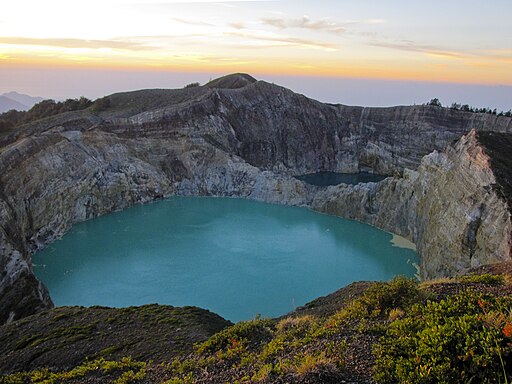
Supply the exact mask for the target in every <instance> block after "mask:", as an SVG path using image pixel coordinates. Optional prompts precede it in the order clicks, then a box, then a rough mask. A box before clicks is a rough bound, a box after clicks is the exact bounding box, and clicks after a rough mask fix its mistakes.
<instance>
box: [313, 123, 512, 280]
mask: <svg viewBox="0 0 512 384" xmlns="http://www.w3.org/2000/svg"><path fill="white" fill-rule="evenodd" d="M479 135H480V136H482V137H483V138H484V139H483V140H485V137H487V136H489V135H492V134H490V133H480V134H477V132H476V131H475V130H472V131H471V132H470V133H468V134H467V135H465V136H463V137H462V138H461V139H460V140H459V141H458V142H457V143H456V144H455V145H454V146H449V147H448V148H447V149H446V151H445V152H437V151H434V152H432V153H431V154H429V155H427V156H425V157H424V158H423V160H422V162H421V165H420V167H419V168H418V170H417V171H411V170H406V171H405V172H404V175H403V177H400V178H399V177H394V178H392V177H390V178H387V179H386V180H384V181H382V182H380V183H369V184H359V185H357V186H355V187H351V186H347V185H339V186H333V187H329V188H327V189H325V190H324V191H321V192H319V193H318V194H317V195H316V196H315V199H314V201H313V203H312V207H313V208H314V209H316V210H319V211H322V212H327V213H331V214H336V215H338V216H342V217H346V218H351V219H356V220H360V221H363V222H366V223H370V224H372V225H375V226H377V227H380V228H383V229H386V230H388V231H390V232H393V233H397V234H399V235H401V236H404V237H406V238H408V239H410V240H412V241H413V242H414V243H415V244H416V245H417V248H418V252H419V254H420V255H421V274H422V277H423V278H434V277H440V276H452V275H455V274H457V273H460V272H463V271H465V270H467V269H469V268H472V267H477V266H480V265H483V264H490V263H496V262H501V261H510V259H511V251H512V222H511V206H510V203H509V201H508V200H507V198H506V196H505V195H503V193H502V189H503V188H502V185H500V182H499V180H497V179H496V176H495V172H497V171H498V170H497V169H495V168H494V169H493V167H492V165H491V156H490V154H489V153H488V152H489V150H487V152H486V149H485V148H484V146H482V144H481V143H480V141H479ZM504 136H506V137H509V138H510V137H512V135H504ZM497 150H499V151H504V152H507V151H509V150H510V148H507V147H501V148H497ZM494 156H496V154H494ZM509 197H510V196H509Z"/></svg>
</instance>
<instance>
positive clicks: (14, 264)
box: [0, 75, 512, 322]
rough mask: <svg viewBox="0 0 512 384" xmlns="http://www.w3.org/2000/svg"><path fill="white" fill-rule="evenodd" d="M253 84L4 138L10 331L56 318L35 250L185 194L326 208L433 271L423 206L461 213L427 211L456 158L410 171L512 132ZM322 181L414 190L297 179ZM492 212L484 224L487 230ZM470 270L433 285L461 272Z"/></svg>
mask: <svg viewBox="0 0 512 384" xmlns="http://www.w3.org/2000/svg"><path fill="white" fill-rule="evenodd" d="M253 80H254V79H252V78H250V77H247V76H244V75H234V76H232V77H229V76H228V77H225V78H222V79H219V80H218V81H214V82H212V83H210V84H209V85H207V86H203V87H192V88H186V89H180V90H147V91H137V92H129V93H123V94H115V95H111V96H109V97H108V98H109V100H110V107H109V108H107V109H106V110H104V111H101V112H95V111H94V110H92V109H89V110H84V111H79V112H70V113H65V114H61V115H57V116H53V117H50V118H47V119H44V120H40V121H38V122H35V123H32V124H29V125H26V126H23V127H19V128H17V129H16V130H14V131H11V132H8V133H6V134H3V135H1V136H0V271H1V272H0V277H1V280H0V322H5V321H10V320H14V319H17V318H20V317H23V316H26V315H27V314H29V313H33V312H36V311H38V310H40V309H42V308H45V307H50V306H51V305H52V304H51V300H50V298H49V297H48V293H47V292H46V290H45V288H44V287H43V286H42V284H40V283H39V282H38V281H37V279H35V277H34V276H33V274H32V272H31V261H30V255H31V254H32V253H33V252H34V251H35V250H37V249H39V248H41V247H43V246H45V245H46V244H48V243H50V242H51V241H53V240H55V239H56V238H58V237H59V236H61V235H62V234H63V233H64V232H65V231H66V230H67V229H69V228H70V226H71V225H72V224H74V223H76V222H79V221H83V220H86V219H89V218H92V217H96V216H98V215H101V214H105V213H108V212H112V211H115V210H120V209H123V208H126V207H128V206H131V205H133V204H137V203H143V202H147V201H151V200H154V199H159V198H164V197H167V196H171V195H212V196H238V197H247V198H253V199H258V200H262V201H267V202H273V203H280V204H290V205H304V206H309V205H311V203H312V202H313V200H315V203H313V207H314V208H315V209H319V210H322V211H326V212H329V213H333V214H339V215H341V216H344V217H349V218H357V219H359V220H361V221H365V222H368V223H371V224H374V225H377V226H379V227H381V228H384V229H387V230H390V231H392V232H395V233H398V234H401V235H405V236H407V237H409V238H411V239H413V240H415V241H416V242H417V243H418V248H419V249H420V253H421V256H422V258H423V264H425V263H427V261H426V260H428V258H429V257H430V256H428V255H427V253H428V252H434V251H436V249H435V247H433V246H431V245H428V244H430V243H428V242H427V240H425V242H424V245H423V240H422V239H423V237H422V234H423V233H429V236H430V235H431V232H429V231H431V230H430V229H429V228H430V227H428V223H427V221H428V220H426V219H425V222H422V221H418V215H419V214H420V213H419V211H418V209H419V208H418V207H420V206H422V207H423V206H424V208H423V210H424V211H422V212H424V213H425V214H427V213H428V214H434V212H439V211H440V210H441V211H442V210H443V209H444V207H443V206H442V202H443V201H445V202H446V203H447V204H448V203H453V207H454V208H453V210H454V212H455V211H457V207H458V204H456V200H453V199H452V198H451V197H450V196H445V199H446V200H443V199H438V200H436V201H439V202H438V203H435V204H434V203H432V204H431V203H422V201H424V200H422V199H418V196H423V195H421V194H424V195H425V196H434V192H433V191H435V190H436V188H434V187H432V186H431V185H438V186H439V187H441V186H442V187H443V188H444V186H443V185H442V183H438V184H435V183H434V181H435V180H437V176H436V177H431V178H430V179H428V175H430V174H433V173H434V169H437V168H438V169H439V170H440V172H441V171H444V170H448V168H447V167H444V166H443V161H445V160H443V159H444V158H445V157H446V156H450V155H439V154H438V153H436V154H434V155H431V156H430V157H428V158H427V160H424V162H423V163H422V166H421V167H420V169H419V170H418V172H416V171H409V170H406V168H407V167H409V168H413V169H416V168H417V167H418V166H419V164H420V159H421V158H422V157H423V156H424V155H426V154H428V153H430V152H431V151H433V150H441V149H443V148H444V147H445V146H446V145H447V144H448V143H450V142H452V141H453V140H456V139H458V138H460V136H461V135H462V134H464V133H467V132H468V131H469V130H470V128H472V127H476V128H478V129H480V130H490V131H499V132H511V131H512V119H510V118H506V117H502V116H493V115H482V114H471V113H464V112H459V111H451V110H447V109H443V108H438V107H431V106H414V107H396V108H361V107H346V106H341V105H330V104H322V103H319V102H317V101H314V100H311V99H308V98H306V97H304V96H302V95H298V94H295V93H293V92H292V91H290V90H287V89H285V88H282V87H279V86H275V85H272V84H268V83H265V82H262V81H253ZM456 153H457V151H455V152H454V154H456ZM446 161H448V160H446ZM422 167H423V169H425V170H424V171H422ZM436 167H437V168H436ZM461 167H463V166H461ZM322 170H329V171H344V172H357V171H359V170H371V171H373V172H375V173H383V174H390V173H394V172H399V173H402V172H403V173H404V176H405V177H404V178H400V179H398V178H397V179H394V178H388V179H386V180H384V181H383V182H381V183H379V184H368V185H365V186H363V185H359V186H355V187H353V188H349V187H339V188H338V187H337V189H328V190H327V192H326V191H325V190H323V189H319V188H316V187H313V186H309V185H306V184H304V183H303V182H301V181H299V180H296V179H294V178H293V177H291V175H294V174H301V173H311V172H318V171H322ZM427 171H428V172H427ZM473 171H478V172H479V168H478V167H476V166H475V167H472V168H469V169H468V170H467V172H466V170H465V169H461V172H462V173H461V174H466V173H467V174H468V176H467V177H468V180H471V178H470V176H471V173H472V172H473ZM422 172H423V173H422ZM464 172H466V173H464ZM482 172H484V171H483V170H482ZM423 174H424V175H423ZM421 175H423V176H421ZM451 177H452V176H450V177H448V179H447V181H451ZM486 177H487V178H488V179H489V180H491V179H492V176H491V175H490V174H489V175H488V176H486ZM425 180H431V181H428V182H427V181H425ZM489 182H490V181H489ZM433 183H434V184H433ZM468 183H469V184H471V181H469V182H468ZM411 185H412V187H411ZM421 188H423V189H421ZM326 193H327V195H326ZM329 194H331V195H329ZM329 196H330V197H329ZM493 196H494V195H493ZM487 197H492V196H491V195H489V196H486V197H485V198H487ZM322 199H323V200H322ZM340 201H344V203H343V204H341V203H340ZM429 201H430V200H429ZM500 201H501V200H500ZM347 202H350V204H347ZM422 204H423V205H422ZM341 206H344V208H340V207H341ZM347 207H348V208H347ZM482 210H484V211H485V209H484V208H482V209H481V210H480V211H478V212H477V211H475V212H474V214H472V215H473V216H471V217H480V218H482V217H483V216H482V215H483V213H482V212H481V211H482ZM471 212H473V211H471ZM471 212H470V213H471ZM485 212H486V211H485ZM484 216H485V215H484ZM427 217H428V216H427ZM454 220H455V219H454ZM478 220H480V221H478ZM481 220H483V219H477V221H476V222H475V223H477V224H478V223H480V224H478V225H477V224H472V225H473V227H471V228H473V229H471V228H470V229H468V232H467V234H468V235H467V236H466V238H467V240H466V243H465V244H466V248H465V250H469V251H470V252H473V253H472V254H473V255H477V256H472V257H473V258H475V257H476V258H475V260H477V259H478V260H480V259H479V258H480V256H479V255H481V254H483V252H484V249H483V248H482V249H481V247H484V245H483V244H484V243H485V244H486V242H489V241H491V239H490V238H489V236H491V235H490V234H488V235H486V236H487V237H476V238H475V237H474V236H473V235H472V234H473V233H476V234H480V233H483V231H482V230H481V228H482V227H483V224H481ZM489 220H490V219H489ZM432 223H434V221H432ZM487 224H488V223H487V222H486V223H485V225H487ZM432 225H434V224H432ZM490 225H492V223H490ZM500 225H501V224H500ZM500 228H501V227H500ZM448 230H449V231H448V233H454V231H453V229H452V228H451V227H449V226H448ZM432 233H433V232H432ZM457 236H459V235H457ZM444 239H446V237H439V238H438V239H436V240H435V241H434V242H433V244H434V243H435V244H437V243H441V241H444ZM447 239H448V240H450V238H449V237H448V238H447ZM474 239H476V243H475V240H474ZM492 241H494V240H492ZM479 242H482V243H481V244H482V245H481V244H480V243H479ZM479 247H480V248H479ZM482 257H483V256H482ZM445 261H446V263H447V264H448V263H449V261H448V260H445ZM483 262H485V261H483ZM466 264H467V263H458V264H457V263H456V264H454V265H453V268H452V267H449V266H447V267H446V268H441V267H433V269H432V270H431V272H425V273H427V274H428V275H433V274H443V273H451V271H454V270H457V268H459V267H461V266H465V265H466ZM473 264H475V263H474V262H470V263H469V265H473ZM429 265H430V264H429ZM424 267H425V266H424ZM424 269H425V271H427V269H426V267H425V268H424Z"/></svg>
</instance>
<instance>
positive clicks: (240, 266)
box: [33, 197, 418, 321]
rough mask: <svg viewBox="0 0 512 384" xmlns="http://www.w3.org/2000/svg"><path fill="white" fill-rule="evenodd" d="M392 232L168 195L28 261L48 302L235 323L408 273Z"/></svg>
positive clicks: (278, 209)
mask: <svg viewBox="0 0 512 384" xmlns="http://www.w3.org/2000/svg"><path fill="white" fill-rule="evenodd" d="M392 238H393V236H392V235H391V234H389V233H387V232H384V231H381V230H378V229H376V228H374V227H371V226H368V225H365V224H362V223H358V222H355V221H350V220H344V219H340V218H337V217H334V216H328V215H323V214H320V213H316V212H313V211H311V210H308V209H305V208H297V207H285V206H279V205H271V204H265V203H259V202H255V201H250V200H244V199H230V198H207V197H173V198H171V199H168V200H164V201H159V202H154V203H151V204H146V205H140V206H135V207H132V208H129V209H126V210H124V211H121V212H116V213H112V214H109V215H105V216H102V217H99V218H96V219H93V220H89V221H86V222H83V223H80V224H77V225H75V226H73V228H72V229H71V230H70V231H69V232H68V233H67V234H66V235H65V236H64V237H63V238H62V239H61V240H58V241H56V242H54V243H52V244H50V245H49V246H48V247H47V248H45V249H44V250H43V251H41V252H39V253H37V254H35V255H34V256H33V263H34V270H35V273H36V276H37V277H38V278H40V279H41V280H42V281H43V282H44V283H45V284H46V286H47V287H48V289H49V291H50V295H51V297H52V299H53V301H54V302H55V304H56V305H58V306H62V305H83V306H92V305H104V306H111V307H125V306H131V305H142V304H149V303H159V304H169V305H173V306H184V305H194V306H198V307H202V308H206V309H209V310H211V311H213V312H215V313H218V314H219V315H221V316H223V317H225V318H227V319H229V320H232V321H239V320H248V319H251V318H253V317H254V316H255V315H256V314H261V315H262V316H264V317H276V316H280V315H283V314H285V313H287V312H289V311H292V310H293V309H294V308H296V307H298V306H301V305H304V304H305V303H307V302H308V301H311V300H313V299H315V298H317V297H319V296H323V295H327V294H329V293H332V292H334V291H336V290H337V289H339V288H341V287H343V286H346V285H348V284H350V283H351V282H354V281H359V280H388V279H391V278H392V277H393V276H396V275H406V276H413V275H414V273H415V271H416V270H415V268H414V267H413V265H412V263H417V262H418V257H417V255H416V252H415V251H413V250H411V249H406V248H399V247H396V246H394V245H393V244H392V242H391V240H392Z"/></svg>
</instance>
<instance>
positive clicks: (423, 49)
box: [370, 40, 470, 59]
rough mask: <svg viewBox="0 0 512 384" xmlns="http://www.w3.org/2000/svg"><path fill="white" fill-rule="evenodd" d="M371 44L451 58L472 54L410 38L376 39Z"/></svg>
mask: <svg viewBox="0 0 512 384" xmlns="http://www.w3.org/2000/svg"><path fill="white" fill-rule="evenodd" d="M370 45H371V46H374V47H381V48H389V49H396V50H399V51H406V52H420V53H425V54H427V55H431V56H437V57H444V58H451V59H464V58H467V57H469V56H470V55H469V54H468V53H467V52H464V51H453V50H447V49H445V48H444V47H438V46H433V45H424V44H418V43H415V42H414V41H410V40H401V41H398V42H382V41H374V42H372V43H370Z"/></svg>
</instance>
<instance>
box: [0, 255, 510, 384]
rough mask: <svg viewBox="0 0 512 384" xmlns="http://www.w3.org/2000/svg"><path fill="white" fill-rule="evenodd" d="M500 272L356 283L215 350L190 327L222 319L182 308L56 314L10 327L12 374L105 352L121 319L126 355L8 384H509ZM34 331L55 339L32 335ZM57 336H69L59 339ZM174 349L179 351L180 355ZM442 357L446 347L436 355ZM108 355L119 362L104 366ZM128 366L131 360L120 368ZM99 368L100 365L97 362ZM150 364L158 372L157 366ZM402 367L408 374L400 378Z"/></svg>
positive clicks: (223, 335)
mask: <svg viewBox="0 0 512 384" xmlns="http://www.w3.org/2000/svg"><path fill="white" fill-rule="evenodd" d="M496 268H497V269H496ZM496 268H494V270H493V269H492V268H489V267H488V268H487V269H486V270H485V271H480V273H483V272H486V273H485V274H482V275H472V276H469V277H461V278H458V279H457V280H455V279H444V280H440V281H433V282H428V283H422V284H421V285H418V284H417V283H414V282H413V281H411V280H407V279H395V280H393V281H391V282H389V283H355V284H353V285H351V286H349V287H346V288H344V289H341V290H340V291H338V292H336V293H333V294H332V295H329V296H326V297H324V298H320V299H317V300H315V301H314V302H312V303H310V304H309V305H306V306H304V307H302V308H299V309H298V310H297V311H295V312H293V313H291V314H290V315H288V316H285V317H282V318H280V319H255V320H253V321H249V322H242V323H238V324H235V325H233V326H230V327H227V328H224V329H223V330H222V331H220V332H218V333H216V334H214V335H213V336H212V337H210V338H209V339H208V340H206V333H207V332H206V333H205V332H203V333H201V334H200V335H199V336H198V335H197V334H196V336H197V337H191V336H190V329H191V328H190V327H189V326H190V323H189V322H188V321H189V320H194V319H195V321H197V322H198V324H199V323H200V324H204V323H205V321H204V320H205V316H206V319H207V320H208V321H206V323H209V321H211V319H212V317H213V316H214V315H212V314H209V313H206V314H205V313H204V312H200V311H199V310H197V309H186V310H185V313H184V314H180V315H179V316H178V312H177V311H178V310H177V309H173V308H169V307H164V308H161V307H158V306H146V307H142V308H143V309H142V310H140V309H137V308H130V309H121V310H112V309H108V310H107V309H91V310H88V309H84V308H57V309H55V310H53V311H50V312H47V313H45V314H41V315H35V316H32V317H31V318H28V319H26V320H21V321H20V322H18V323H17V324H14V325H10V326H4V327H3V329H2V335H3V336H2V337H3V339H2V340H0V345H1V344H2V343H3V342H6V341H7V342H10V344H9V347H7V348H6V347H4V349H3V351H2V356H3V359H4V360H3V361H4V369H5V366H6V365H5V364H7V363H6V361H7V360H9V359H10V361H11V363H14V362H18V361H20V360H19V359H20V357H19V356H25V355H26V354H28V355H30V354H32V356H33V354H34V353H35V352H34V351H37V350H38V347H39V346H45V345H46V347H45V348H46V351H47V353H52V350H51V348H52V346H59V345H60V346H61V348H64V346H65V345H66V343H71V345H73V346H74V347H73V348H72V349H75V350H76V349H77V348H79V347H80V348H82V347H83V346H88V345H90V344H91V343H96V342H98V340H102V339H101V338H94V339H91V343H85V344H80V343H79V340H80V338H81V337H82V336H81V335H83V334H86V333H88V332H89V333H90V332H91V329H96V330H98V329H102V327H100V326H99V324H100V323H101V324H107V323H109V320H108V319H109V318H112V317H113V318H115V319H116V320H115V321H113V322H112V323H113V324H117V326H116V327H117V328H116V329H118V330H122V331H120V332H119V333H118V335H117V336H116V340H118V342H119V341H122V342H121V343H120V345H123V347H122V348H120V349H116V346H115V345H114V346H112V347H110V342H106V343H103V344H102V345H101V346H95V347H96V348H95V350H96V351H97V352H96V353H92V354H91V353H87V355H89V356H90V358H91V359H90V360H89V362H86V363H85V364H82V365H78V366H75V367H74V369H69V368H70V367H68V368H67V369H55V368H54V369H53V371H56V372H57V371H58V372H59V373H57V374H55V373H51V372H50V371H45V370H39V371H35V372H31V373H18V374H17V375H11V376H4V377H3V378H2V379H0V382H1V381H2V380H3V381H4V382H10V383H21V382H47V383H51V382H75V383H95V382H105V381H114V380H118V381H117V382H148V383H161V382H169V383H192V382H198V383H221V382H230V383H235V382H239V383H243V382H262V383H339V382H342V380H346V381H347V382H356V383H371V382H373V380H374V378H375V377H377V379H379V381H381V382H426V383H428V382H432V383H434V382H443V381H442V378H443V377H447V378H449V382H453V383H457V382H461V383H465V382H468V380H470V379H471V377H472V376H475V375H483V376H481V377H480V376H479V377H477V379H475V380H476V381H475V382H482V377H484V378H485V379H486V380H487V378H488V381H487V382H489V383H494V382H495V383H501V382H505V381H504V380H505V379H504V378H505V375H506V374H507V375H508V378H509V379H510V377H511V376H512V366H510V363H508V364H509V365H507V361H509V360H510V358H511V352H512V314H511V313H512V286H511V284H510V281H511V278H510V276H511V273H512V267H511V266H510V265H508V266H505V267H503V266H502V267H496ZM487 272H492V273H498V274H499V275H493V274H489V273H487ZM95 310H96V311H98V310H99V311H101V310H103V311H107V312H108V311H112V312H109V314H108V317H106V318H104V319H103V320H101V321H100V322H98V320H97V315H95V316H96V317H92V318H91V319H89V316H90V315H89V313H88V312H89V311H95ZM73 319H74V320H73ZM77 319H81V323H80V324H81V325H80V327H81V328H78V327H77V325H76V324H77ZM93 319H95V320H94V321H93V322H92V323H91V322H90V321H89V320H93ZM216 321H217V322H216V324H217V326H218V329H221V328H223V326H224V325H225V323H222V322H221V321H218V319H216ZM23 322H25V323H23ZM59 322H62V323H59ZM20 323H21V324H20ZM51 323H56V324H60V325H61V326H55V325H54V326H53V327H50V328H51V329H53V331H51V332H50V331H49V329H50V328H48V327H49V324H51ZM42 324H44V325H42ZM63 324H67V326H66V327H65V326H63ZM148 324H153V326H148ZM185 324H186V326H187V327H188V328H187V332H188V336H187V337H182V338H179V337H176V334H175V332H178V331H177V330H178V329H183V327H184V325H185ZM8 327H10V328H8ZM457 327H459V328H460V327H462V328H460V329H459V328H457ZM464 327H466V328H464ZM507 327H509V328H510V329H509V328H507ZM34 328H37V329H40V330H41V329H46V331H45V332H39V333H37V332H36V333H34V332H33V329H34ZM192 328H193V327H192ZM66 329H67V330H69V332H67V331H66ZM103 329H104V330H105V332H106V333H105V334H104V335H103V337H107V336H108V334H109V332H108V331H107V330H106V329H105V328H103ZM199 329H201V326H199ZM57 330H59V333H60V335H59V336H55V337H54V336H52V335H54V334H55V332H56V331H57ZM509 330H510V334H508V333H507V332H508V331H509ZM210 331H213V328H210ZM6 332H11V334H7V333H6ZM12 332H17V334H16V335H14V334H12ZM187 332H185V333H186V334H187ZM408 332H409V333H408ZM443 332H444V333H443ZM211 333H213V332H211ZM72 334H74V335H75V336H71V335H72ZM192 334H194V332H192ZM34 335H35V336H34ZM404 335H406V337H403V336H404ZM418 335H423V336H421V337H420V336H418ZM439 335H442V337H444V338H445V339H446V340H448V339H449V342H450V343H451V344H449V345H448V346H447V345H445V344H446V343H445V344H443V343H444V341H443V340H444V339H440V340H437V341H433V342H432V345H431V346H430V347H432V346H434V347H435V348H434V349H435V351H434V352H435V353H432V351H431V349H429V348H430V347H429V346H428V345H429V343H428V342H426V341H425V340H430V339H433V340H434V339H435V337H440V336H439ZM422 337H423V339H422ZM75 338H78V341H76V340H75ZM425 338H426V339H425ZM13 340H16V341H13ZM170 340H174V342H176V344H175V347H174V348H173V344H172V343H170ZM204 340H206V341H204ZM180 342H181V343H180ZM194 342H199V343H198V344H196V345H195V346H194V347H193V348H192V344H193V343H194ZM13 343H14V344H13ZM45 343H46V344H45ZM493 343H495V344H496V346H497V348H494V347H493V345H494V344H493ZM13 345H14V346H15V347H16V346H17V348H18V349H17V350H18V353H19V350H20V348H21V350H22V351H23V350H25V352H22V353H21V355H13V353H15V352H16V349H15V348H14V349H13ZM379 345H381V346H383V347H381V348H379ZM439 346H441V347H442V348H441V349H440V350H439V351H438V350H437V348H438V347H439ZM485 346H487V347H485ZM109 347H110V348H111V349H109ZM484 347H485V348H484ZM100 348H103V349H101V350H100ZM443 348H444V349H443ZM482 348H483V349H482ZM452 349H453V350H452ZM105 350H106V352H105ZM102 351H103V352H102ZM412 351H414V352H412ZM417 351H420V352H417ZM471 351H473V352H471ZM184 352H186V353H188V354H184ZM418 353H420V355H415V354H418ZM102 355H106V358H108V359H113V360H115V361H116V362H109V361H107V360H104V359H102V358H101V356H102ZM128 355H130V356H131V357H132V358H133V360H130V359H126V358H125V360H121V359H120V357H121V356H128ZM445 355H446V356H447V359H445V360H446V361H448V362H449V363H446V361H445V363H446V364H448V365H446V364H445V365H444V366H442V365H440V361H441V360H442V359H441V357H443V356H445ZM452 355H453V356H452ZM6 356H7V357H6ZM446 356H445V357H446ZM98 357H100V360H96V361H94V359H95V358H98ZM443 358H444V357H443ZM499 358H504V359H505V363H504V365H503V368H504V369H505V370H506V372H507V373H506V374H505V373H503V372H502V371H501V370H500V369H501V365H500V360H499ZM6 359H7V360H6ZM151 359H153V360H154V362H149V360H151ZM376 359H377V360H376ZM439 359H441V360H439ZM478 359H480V360H478ZM482 359H483V360H482ZM78 360H79V359H76V361H78ZM135 360H140V361H141V362H136V361H135ZM438 360H439V361H438ZM45 361H46V363H44V362H45ZM49 361H51V360H45V359H42V360H38V359H35V360H32V362H31V363H30V364H32V366H33V367H35V366H39V367H44V366H50V367H51V366H52V365H51V364H50V363H49ZM91 361H92V362H91ZM443 361H444V360H443ZM34 362H37V364H35V363H34ZM30 364H29V365H30ZM72 365H73V364H72ZM375 367H377V370H376V371H375V370H374V368H375ZM474 367H476V368H474ZM402 368H404V369H405V371H404V372H405V373H404V372H402V373H400V371H401V370H404V369H402ZM422 369H423V370H425V372H427V371H428V374H429V375H430V376H428V375H427V376H425V377H424V380H423V379H421V380H420V379H419V377H420V376H419V375H422V374H425V375H426V373H422V371H421V370H422ZM475 369H476V370H475ZM409 373H410V376H407V377H405V376H404V375H406V374H409ZM435 375H437V376H435ZM450 375H452V376H450ZM404 377H405V378H404ZM421 377H423V376H421ZM440 378H441V379H440ZM44 380H46V381H44ZM422 380H423V381H422ZM447 380H448V379H447Z"/></svg>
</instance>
